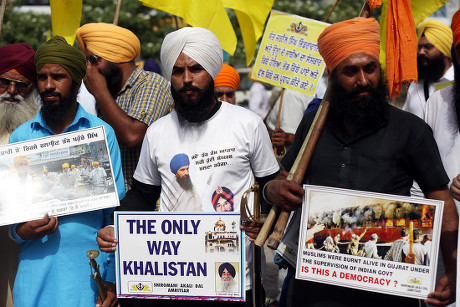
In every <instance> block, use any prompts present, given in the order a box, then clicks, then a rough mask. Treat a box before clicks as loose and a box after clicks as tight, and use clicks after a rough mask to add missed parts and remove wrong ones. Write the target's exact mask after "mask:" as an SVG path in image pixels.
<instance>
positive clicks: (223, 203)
mask: <svg viewBox="0 0 460 307" xmlns="http://www.w3.org/2000/svg"><path fill="white" fill-rule="evenodd" d="M211 202H212V206H213V207H214V210H216V212H233V211H234V210H233V192H232V191H230V189H229V188H226V187H217V189H216V190H215V191H214V192H213V193H212V200H211Z"/></svg>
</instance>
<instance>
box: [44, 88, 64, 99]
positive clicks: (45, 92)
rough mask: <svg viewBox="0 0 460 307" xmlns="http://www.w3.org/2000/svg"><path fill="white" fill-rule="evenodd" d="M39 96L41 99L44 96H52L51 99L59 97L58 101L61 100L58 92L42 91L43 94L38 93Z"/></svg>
mask: <svg viewBox="0 0 460 307" xmlns="http://www.w3.org/2000/svg"><path fill="white" fill-rule="evenodd" d="M40 96H41V97H42V99H43V97H45V96H53V97H59V98H60V99H62V95H61V93H59V92H56V91H54V90H53V91H50V90H44V91H43V92H41V93H40Z"/></svg>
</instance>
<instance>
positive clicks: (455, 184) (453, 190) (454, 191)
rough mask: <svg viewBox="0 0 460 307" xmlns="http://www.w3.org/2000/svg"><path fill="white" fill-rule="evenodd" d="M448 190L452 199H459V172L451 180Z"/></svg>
mask: <svg viewBox="0 0 460 307" xmlns="http://www.w3.org/2000/svg"><path fill="white" fill-rule="evenodd" d="M449 192H450V195H452V197H453V198H454V199H456V200H458V201H460V174H458V175H457V177H455V178H454V179H453V180H452V184H451V186H450V189H449Z"/></svg>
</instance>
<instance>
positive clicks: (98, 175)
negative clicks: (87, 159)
mask: <svg viewBox="0 0 460 307" xmlns="http://www.w3.org/2000/svg"><path fill="white" fill-rule="evenodd" d="M93 166H94V168H93V170H92V171H91V173H90V174H89V180H90V181H91V183H92V184H93V189H94V193H95V194H96V195H99V194H102V193H104V191H105V190H106V188H107V173H106V172H105V169H103V168H102V166H101V164H100V163H99V161H94V162H93Z"/></svg>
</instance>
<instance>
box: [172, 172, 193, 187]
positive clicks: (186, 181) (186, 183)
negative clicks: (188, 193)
mask: <svg viewBox="0 0 460 307" xmlns="http://www.w3.org/2000/svg"><path fill="white" fill-rule="evenodd" d="M176 180H177V183H178V184H179V185H180V186H181V187H182V189H184V190H190V189H191V188H192V181H191V180H190V176H188V175H187V176H184V177H178V176H176Z"/></svg>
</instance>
